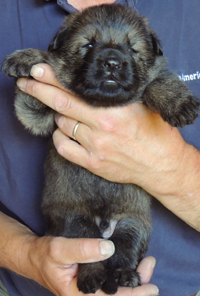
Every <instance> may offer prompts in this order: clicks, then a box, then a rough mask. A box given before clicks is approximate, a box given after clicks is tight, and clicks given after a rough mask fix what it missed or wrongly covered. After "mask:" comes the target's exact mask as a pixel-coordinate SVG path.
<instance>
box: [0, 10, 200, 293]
mask: <svg viewBox="0 0 200 296" xmlns="http://www.w3.org/2000/svg"><path fill="white" fill-rule="evenodd" d="M41 62H45V63H48V64H50V65H51V66H52V67H53V69H54V71H55V73H56V77H57V79H58V80H59V81H60V83H61V84H62V85H63V86H64V87H65V88H67V89H69V90H71V91H72V92H74V93H75V94H77V95H78V96H79V98H80V99H81V100H84V101H86V102H87V103H88V104H90V105H92V106H95V107H97V106H98V107H109V106H119V105H125V104H130V103H133V102H136V101H142V102H143V103H144V104H145V105H147V106H148V107H149V108H150V109H151V110H152V111H154V112H157V113H160V115H161V116H162V117H163V119H164V120H166V121H168V122H169V123H170V124H171V125H173V126H181V127H182V126H184V125H186V124H189V123H192V122H193V121H194V119H195V118H196V117H197V115H198V112H199V101H198V100H197V99H196V98H195V97H194V96H193V95H192V94H191V92H190V91H189V90H188V89H187V87H186V86H185V85H184V84H183V83H182V82H181V81H180V80H179V78H178V77H177V76H176V75H175V74H173V73H172V72H171V71H170V70H168V69H167V68H166V61H165V58H164V57H163V56H162V50H161V47H160V43H159V41H158V39H157V38H156V35H155V33H154V32H153V31H152V29H151V28H150V27H149V26H148V22H147V20H146V19H145V18H143V17H141V16H140V15H139V14H138V13H137V12H136V11H133V10H131V9H130V8H127V7H124V6H121V5H102V6H98V7H91V8H88V9H86V10H84V11H83V12H81V13H79V12H78V13H75V14H73V15H70V16H69V17H68V18H66V20H65V21H64V23H63V25H62V27H61V28H60V30H59V31H58V33H57V34H56V36H55V38H54V40H53V42H52V43H51V44H50V46H49V48H48V51H47V52H43V51H41V50H38V49H25V50H19V51H16V52H14V53H13V54H11V55H9V56H8V57H6V58H5V60H4V61H3V64H2V68H3V71H4V72H5V73H6V74H7V75H8V76H11V77H22V76H26V77H28V76H29V75H30V69H31V67H32V66H33V65H34V64H37V63H41ZM15 108H16V114H17V117H18V118H19V120H20V121H21V122H22V123H23V124H24V125H25V127H26V128H28V129H29V130H30V131H31V132H32V133H33V134H35V135H48V134H51V133H52V132H53V131H54V129H55V124H54V111H53V110H51V109H50V108H48V107H46V106H45V105H43V104H42V103H41V102H39V101H38V100H36V99H35V98H33V97H31V96H29V95H27V94H25V93H23V92H21V91H20V90H19V89H17V96H16V100H15ZM42 207H43V211H44V214H45V216H46V218H47V222H48V234H49V235H54V236H65V237H69V238H76V237H87V238H101V237H104V238H108V237H109V239H110V240H112V241H113V242H114V244H115V248H116V251H115V254H114V255H113V256H112V257H111V258H110V259H108V260H106V261H104V262H98V263H91V264H80V266H79V273H78V288H79V289H80V290H81V291H83V292H84V293H91V292H95V291H96V290H97V289H100V288H101V289H102V290H103V291H104V292H105V293H108V294H112V293H115V292H116V291H117V288H118V286H129V287H135V286H137V285H139V284H140V278H139V275H138V273H137V272H136V271H135V270H136V267H137V265H138V262H139V261H140V259H141V258H142V256H143V255H144V253H145V252H146V250H147V247H148V242H149V237H150V233H151V221H150V197H149V195H148V194H147V193H146V192H145V191H144V190H142V189H141V188H139V187H138V186H136V185H133V184H118V183H112V182H108V181H106V180H104V179H102V178H100V177H97V176H95V175H93V174H91V173H90V172H88V171H87V170H85V169H84V168H81V167H79V166H77V165H75V164H73V163H70V162H68V161H67V160H65V159H64V158H62V157H61V156H59V155H58V154H57V152H56V150H55V148H54V146H53V144H51V147H50V150H49V153H48V157H47V162H46V183H45V188H44V196H43V205H42ZM113 225H115V227H114V230H113V231H112V232H111V233H110V234H108V233H109V231H108V230H110V228H112V227H113Z"/></svg>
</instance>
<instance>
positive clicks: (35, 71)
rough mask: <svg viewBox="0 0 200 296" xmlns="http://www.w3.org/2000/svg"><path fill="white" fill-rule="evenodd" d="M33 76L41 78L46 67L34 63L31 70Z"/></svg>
mask: <svg viewBox="0 0 200 296" xmlns="http://www.w3.org/2000/svg"><path fill="white" fill-rule="evenodd" d="M30 74H31V76H32V77H34V78H41V77H42V76H43V74H44V69H43V68H42V67H40V66H38V65H34V66H33V67H32V68H31V72H30Z"/></svg>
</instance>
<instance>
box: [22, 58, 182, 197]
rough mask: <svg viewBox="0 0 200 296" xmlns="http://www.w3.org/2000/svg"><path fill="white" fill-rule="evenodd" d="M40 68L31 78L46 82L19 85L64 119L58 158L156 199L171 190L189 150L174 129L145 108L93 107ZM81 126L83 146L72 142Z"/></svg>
mask: <svg viewBox="0 0 200 296" xmlns="http://www.w3.org/2000/svg"><path fill="white" fill-rule="evenodd" d="M41 66H42V68H41V69H43V73H42V74H41V73H39V68H38V67H34V68H33V70H34V71H35V72H33V71H32V73H31V74H32V76H34V78H36V79H38V80H40V81H41V82H43V83H41V82H40V83H39V82H36V81H35V80H27V79H20V80H19V81H20V82H25V83H26V85H25V87H24V88H23V89H22V90H24V91H26V92H27V93H29V94H31V95H33V96H34V97H36V98H38V99H39V100H41V101H42V102H43V103H45V104H46V105H48V106H50V107H51V108H53V109H55V110H56V111H57V112H58V113H60V114H62V115H64V116H61V115H57V117H56V123H57V125H58V127H59V129H58V130H57V131H56V132H55V133H54V137H53V138H54V144H55V146H56V149H57V151H58V153H60V154H61V155H62V156H63V157H65V158H67V159H68V160H70V161H72V162H74V163H77V164H79V165H81V166H83V167H85V168H86V169H88V170H90V171H92V172H93V173H95V174H97V175H99V176H101V177H103V178H106V179H108V180H110V181H115V182H123V183H129V182H131V183H135V184H137V185H139V186H141V187H143V188H145V189H146V190H147V191H149V192H150V193H152V194H153V193H156V192H154V191H157V192H159V191H161V192H162V191H163V192H165V190H166V191H167V190H168V184H167V188H166V181H165V180H167V179H170V178H171V174H173V173H174V172H175V171H176V170H178V168H179V166H180V163H181V161H182V158H183V155H184V148H185V142H184V141H183V139H182V137H181V136H180V133H179V132H178V130H177V129H176V128H172V127H171V126H170V125H169V124H168V123H166V122H164V121H163V120H162V118H161V117H160V116H159V115H158V114H154V113H152V112H151V111H149V110H148V109H147V108H146V107H145V106H144V105H143V104H141V103H136V104H132V105H128V106H121V107H115V108H98V109H97V108H93V107H90V106H88V105H86V103H84V102H83V101H80V100H78V99H77V98H76V97H75V96H74V95H72V94H70V93H69V92H67V91H66V90H64V89H63V87H62V86H61V85H60V84H59V83H58V81H57V80H56V79H55V77H54V74H53V71H52V69H51V68H50V67H49V66H48V65H45V64H42V65H41ZM38 73H39V74H40V75H39V76H41V77H38ZM18 83H19V82H18ZM44 83H45V84H44ZM77 121H80V122H81V124H80V125H79V126H78V130H77V132H76V139H77V141H78V142H79V143H80V145H79V144H78V143H77V142H74V141H72V140H71V138H70V137H71V136H72V131H73V128H74V126H75V124H76V122H77Z"/></svg>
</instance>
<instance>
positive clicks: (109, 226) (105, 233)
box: [95, 217, 118, 239]
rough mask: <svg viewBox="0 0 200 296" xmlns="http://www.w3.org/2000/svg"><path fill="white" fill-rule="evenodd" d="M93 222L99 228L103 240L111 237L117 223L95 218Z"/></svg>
mask: <svg viewBox="0 0 200 296" xmlns="http://www.w3.org/2000/svg"><path fill="white" fill-rule="evenodd" d="M95 222H96V224H97V226H98V227H99V229H100V231H101V234H102V237H103V238H104V239H108V238H109V237H111V236H112V234H113V232H114V231H115V228H116V225H117V223H118V221H117V220H103V219H101V218H99V217H95Z"/></svg>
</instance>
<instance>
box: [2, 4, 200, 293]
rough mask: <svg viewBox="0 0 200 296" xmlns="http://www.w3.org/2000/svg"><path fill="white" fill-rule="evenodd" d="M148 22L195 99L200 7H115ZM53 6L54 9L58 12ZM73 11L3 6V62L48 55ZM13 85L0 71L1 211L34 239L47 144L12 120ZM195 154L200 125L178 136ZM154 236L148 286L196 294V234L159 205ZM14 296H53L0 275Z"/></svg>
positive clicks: (199, 249)
mask: <svg viewBox="0 0 200 296" xmlns="http://www.w3.org/2000/svg"><path fill="white" fill-rule="evenodd" d="M116 2H118V3H123V4H125V5H129V6H132V7H135V8H136V9H137V10H138V11H139V13H141V14H142V15H144V16H147V17H148V18H149V20H150V24H151V26H152V27H153V28H154V30H155V31H156V32H157V34H158V36H159V38H160V39H161V41H162V45H163V51H164V54H165V56H167V57H168V61H169V67H170V68H171V69H172V70H173V71H174V72H176V73H177V74H178V75H179V76H180V79H182V80H185V83H186V84H187V85H188V86H189V87H190V89H191V90H192V91H193V93H194V94H195V95H196V96H197V97H199V98H200V54H199V49H200V38H199V35H200V34H199V30H200V3H199V0H190V1H188V0H146V1H145V0H138V1H133V0H117V1H116ZM57 4H58V5H57ZM67 11H69V12H73V7H72V6H69V5H68V4H67V1H65V0H58V3H56V1H49V2H45V1H42V0H37V1H36V0H28V1H27V0H16V1H13V0H0V28H1V30H0V61H2V59H3V58H4V57H5V56H6V55H8V54H10V53H11V52H13V51H14V50H16V49H22V48H28V47H34V48H40V49H43V50H45V49H46V48H47V46H48V44H49V42H50V41H51V39H52V38H53V36H54V34H55V32H56V31H57V29H58V28H59V26H60V24H61V23H62V21H63V19H64V17H65V16H66V14H67ZM13 101H14V81H13V80H12V79H9V78H7V77H6V76H5V75H4V74H3V73H2V72H0V164H1V169H0V210H1V211H3V212H4V213H6V214H8V215H10V216H11V217H14V218H15V219H17V220H18V221H20V222H22V223H23V224H25V225H27V226H28V227H29V228H30V229H32V230H33V231H34V232H35V233H37V234H38V235H43V234H44V231H45V223H44V218H43V216H42V212H41V208H40V206H41V196H42V188H43V178H44V177H43V166H44V161H45V154H46V149H47V141H48V139H46V138H42V137H35V136H33V135H30V134H29V133H28V132H27V131H26V130H25V129H24V127H23V126H22V125H21V123H20V122H19V121H18V120H17V119H16V117H15V115H14V108H13ZM180 131H181V134H182V135H183V137H184V139H185V140H186V141H187V142H189V143H191V144H193V145H194V146H195V147H197V148H198V149H199V150H200V118H198V119H197V120H196V121H195V123H194V124H193V125H190V126H187V127H185V128H183V129H181V130H180ZM152 220H153V233H152V237H151V242H150V247H149V251H148V254H149V255H152V256H154V257H155V258H156V259H157V266H156V268H155V271H154V275H153V277H152V280H151V282H152V283H154V284H156V285H157V286H158V287H159V289H160V295H161V296H169V295H170V296H177V295H181V296H187V295H190V294H193V293H195V292H197V291H198V290H200V233H198V232H197V231H195V230H194V229H192V228H191V227H189V226H188V225H186V224H185V223H184V222H183V221H181V220H180V219H179V218H177V217H176V216H175V215H174V214H172V213H171V212H170V211H168V210H167V209H166V208H164V207H163V206H162V205H161V204H160V203H159V202H158V201H156V200H153V204H152ZM0 279H1V280H2V281H3V283H4V284H5V286H6V288H7V290H8V292H9V293H10V294H11V295H12V296H20V295H21V296H25V295H29V296H35V295H38V296H40V295H41V296H51V295H52V294H51V292H49V291H48V290H46V289H45V288H43V287H41V286H39V285H38V284H37V283H35V282H33V281H31V280H29V279H26V278H23V277H21V276H19V275H17V274H15V273H13V272H11V271H8V270H5V269H0Z"/></svg>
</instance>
